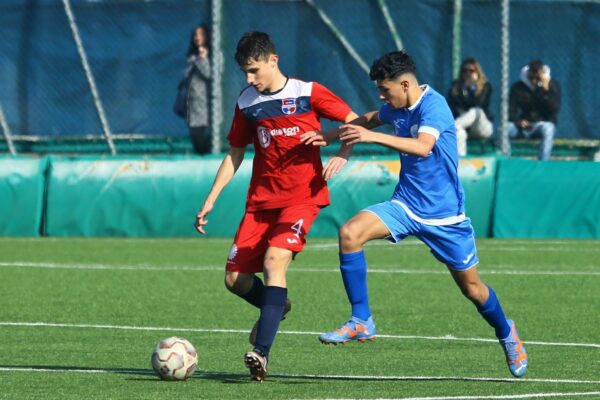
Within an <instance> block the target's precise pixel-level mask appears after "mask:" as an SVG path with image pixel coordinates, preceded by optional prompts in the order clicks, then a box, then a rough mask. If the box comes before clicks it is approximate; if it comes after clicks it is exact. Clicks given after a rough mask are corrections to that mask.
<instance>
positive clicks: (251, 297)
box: [240, 275, 265, 308]
mask: <svg viewBox="0 0 600 400" xmlns="http://www.w3.org/2000/svg"><path fill="white" fill-rule="evenodd" d="M264 290H265V285H263V282H262V281H261V280H260V278H259V277H258V276H256V275H254V281H253V282H252V287H251V288H250V290H248V293H246V294H243V295H240V297H241V298H242V299H244V300H246V301H247V302H248V303H250V304H252V305H253V306H254V307H256V308H260V305H261V304H262V298H263V292H264Z"/></svg>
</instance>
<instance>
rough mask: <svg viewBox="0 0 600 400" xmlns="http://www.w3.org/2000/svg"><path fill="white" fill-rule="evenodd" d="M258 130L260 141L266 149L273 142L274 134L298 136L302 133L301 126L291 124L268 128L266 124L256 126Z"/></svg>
mask: <svg viewBox="0 0 600 400" xmlns="http://www.w3.org/2000/svg"><path fill="white" fill-rule="evenodd" d="M256 132H257V133H258V142H259V143H260V145H261V146H262V147H263V148H264V149H266V148H267V147H269V145H270V144H271V140H272V139H271V138H272V137H273V136H296V135H297V134H298V133H300V127H299V126H290V127H287V128H275V129H267V128H265V127H264V126H259V127H258V128H256Z"/></svg>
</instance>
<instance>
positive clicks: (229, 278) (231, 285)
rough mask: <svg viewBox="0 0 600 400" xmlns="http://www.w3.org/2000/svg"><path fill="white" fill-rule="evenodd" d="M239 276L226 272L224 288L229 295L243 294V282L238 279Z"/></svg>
mask: <svg viewBox="0 0 600 400" xmlns="http://www.w3.org/2000/svg"><path fill="white" fill-rule="evenodd" d="M239 276H240V275H239V274H238V273H235V272H227V273H226V274H225V287H226V288H227V290H229V291H230V292H231V293H234V294H237V295H240V294H243V293H244V282H242V281H241V280H240V279H239Z"/></svg>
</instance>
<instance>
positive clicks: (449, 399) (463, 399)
mask: <svg viewBox="0 0 600 400" xmlns="http://www.w3.org/2000/svg"><path fill="white" fill-rule="evenodd" d="M599 394H600V392H574V393H568V392H563V393H526V394H498V395H487V396H443V397H402V398H399V397H398V398H389V399H388V398H378V399H376V400H487V399H500V400H501V399H544V398H551V397H554V398H557V397H581V396H595V395H599ZM319 400H351V399H343V398H331V399H319Z"/></svg>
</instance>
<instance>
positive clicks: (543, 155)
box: [508, 60, 560, 160]
mask: <svg viewBox="0 0 600 400" xmlns="http://www.w3.org/2000/svg"><path fill="white" fill-rule="evenodd" d="M559 109H560V86H559V84H558V82H556V80H554V79H552V78H551V77H550V68H549V67H548V66H547V65H544V63H543V62H542V61H540V60H534V61H531V62H530V63H529V64H528V65H526V66H524V67H523V69H521V79H520V80H519V81H518V82H516V83H514V84H513V85H512V87H511V89H510V100H509V111H508V118H509V120H510V122H511V123H510V125H509V127H508V134H509V136H510V137H511V138H515V137H517V136H523V137H525V138H527V139H529V138H535V137H541V139H542V142H541V144H540V150H539V154H538V159H540V160H548V159H549V158H550V154H551V153H552V145H553V143H554V134H555V132H556V114H558V110H559Z"/></svg>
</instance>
